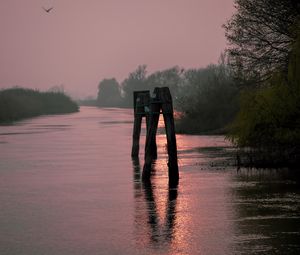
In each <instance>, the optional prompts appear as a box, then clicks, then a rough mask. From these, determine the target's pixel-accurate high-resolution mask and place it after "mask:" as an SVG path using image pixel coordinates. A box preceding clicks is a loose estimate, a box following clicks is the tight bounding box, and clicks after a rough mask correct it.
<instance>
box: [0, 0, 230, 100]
mask: <svg viewBox="0 0 300 255" xmlns="http://www.w3.org/2000/svg"><path fill="white" fill-rule="evenodd" d="M42 7H45V8H49V7H53V9H52V10H51V11H50V12H49V13H46V12H45V11H44V10H43V9H42ZM233 13H234V7H233V0H0V88H8V87H12V86H22V87H28V88H34V89H39V90H43V91H44V90H47V89H49V88H50V87H52V86H59V85H63V86H64V88H65V91H66V92H67V93H68V94H70V95H71V96H73V97H75V98H84V97H87V96H96V94H97V87H98V84H99V82H100V81H101V80H102V79H104V78H112V77H115V78H116V79H117V80H118V81H119V82H122V81H123V80H124V79H125V78H126V77H127V76H128V74H129V73H130V72H132V71H134V70H135V69H136V68H137V66H138V65H142V64H145V65H147V70H148V73H152V72H154V71H157V70H163V69H167V68H170V67H173V66H176V65H177V66H179V67H182V68H185V69H187V68H200V67H205V66H207V65H208V64H211V63H217V62H218V59H219V56H220V54H221V53H222V52H223V51H224V49H225V48H226V46H227V45H226V39H225V36H224V29H223V28H222V24H224V23H225V22H226V21H227V20H228V19H230V17H231V16H232V14H233Z"/></svg>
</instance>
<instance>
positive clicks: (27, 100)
mask: <svg viewBox="0 0 300 255" xmlns="http://www.w3.org/2000/svg"><path fill="white" fill-rule="evenodd" d="M78 109H79V108H78V105H77V104H76V103H74V102H73V101H72V100H71V98H70V97H68V96H66V95H65V94H64V93H62V92H39V91H37V90H31V89H24V88H18V87H17V88H11V89H5V90H0V123H4V122H11V121H15V120H20V119H23V118H28V117H34V116H38V115H43V114H60V113H71V112H77V111H78Z"/></svg>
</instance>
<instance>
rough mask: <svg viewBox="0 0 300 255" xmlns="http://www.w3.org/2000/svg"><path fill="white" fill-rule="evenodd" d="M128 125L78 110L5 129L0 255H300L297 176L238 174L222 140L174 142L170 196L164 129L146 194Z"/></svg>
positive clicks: (1, 131)
mask: <svg viewBox="0 0 300 255" xmlns="http://www.w3.org/2000/svg"><path fill="white" fill-rule="evenodd" d="M132 120H133V118H132V111H131V110H127V109H97V108H92V107H82V108H81V110H80V112H79V113H74V114H70V115H53V116H43V117H38V118H32V119H28V120H24V121H20V122H17V123H15V124H14V125H9V126H0V254H24V255H26V254H28V255H29V254H49V255H50V254H51V255H52V254H64V255H68V254H70V255H71V254H72V255H77V254H133V255H134V254H170V255H171V254H172V255H173V254H300V245H299V242H298V241H299V240H300V238H299V237H300V235H299V229H300V213H299V209H300V200H299V198H300V192H299V185H298V183H297V181H296V179H295V178H294V176H293V173H290V172H289V171H275V170H272V171H262V170H260V171H258V170H246V169H241V170H240V171H239V172H237V171H236V169H235V168H234V167H233V166H231V165H232V161H231V159H230V157H231V155H232V153H231V151H232V148H231V147H230V144H229V143H228V142H226V141H224V138H223V137H222V136H187V135H178V136H177V143H178V155H179V171H180V182H179V185H178V188H177V189H169V187H168V176H167V172H168V171H167V155H166V140H165V135H164V134H163V129H162V128H161V129H159V135H158V140H157V143H158V155H159V158H158V160H157V162H156V164H155V167H154V174H153V177H152V182H151V184H147V185H146V184H143V183H142V182H141V181H140V176H141V172H140V171H141V168H142V167H143V146H144V142H145V141H144V140H145V130H143V132H142V137H141V152H140V159H139V160H135V161H131V158H130V152H131V151H130V150H131V134H132V126H133V122H132ZM160 125H161V126H163V123H160ZM224 160H225V161H224ZM224 162H225V163H224Z"/></svg>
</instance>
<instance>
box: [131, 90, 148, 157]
mask: <svg viewBox="0 0 300 255" xmlns="http://www.w3.org/2000/svg"><path fill="white" fill-rule="evenodd" d="M149 104H150V92H149V91H135V92H134V93H133V105H134V124H133V134H132V150H131V157H132V158H136V157H138V156H139V149H140V145H139V143H140V134H141V127H142V119H143V117H146V126H147V130H148V125H149V120H148V118H149V110H150V109H149Z"/></svg>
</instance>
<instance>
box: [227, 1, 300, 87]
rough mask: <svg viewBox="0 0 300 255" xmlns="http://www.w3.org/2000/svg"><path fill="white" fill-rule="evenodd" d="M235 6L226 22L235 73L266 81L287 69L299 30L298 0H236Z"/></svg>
mask: <svg viewBox="0 0 300 255" xmlns="http://www.w3.org/2000/svg"><path fill="white" fill-rule="evenodd" d="M235 8H236V13H235V14H234V15H233V16H232V18H231V19H230V20H229V21H228V22H227V24H225V25H224V28H225V33H226V37H227V39H228V41H229V44H230V47H229V49H228V52H229V55H230V64H231V65H232V67H233V69H234V70H235V74H236V75H237V76H239V78H242V79H245V80H249V79H251V80H253V79H254V80H255V81H263V80H266V79H268V78H269V77H270V74H271V73H273V72H274V71H276V70H278V69H281V70H285V69H287V63H288V56H289V53H290V50H291V47H290V46H291V44H292V43H293V42H295V40H296V36H297V30H299V17H300V2H299V0H235Z"/></svg>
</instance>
